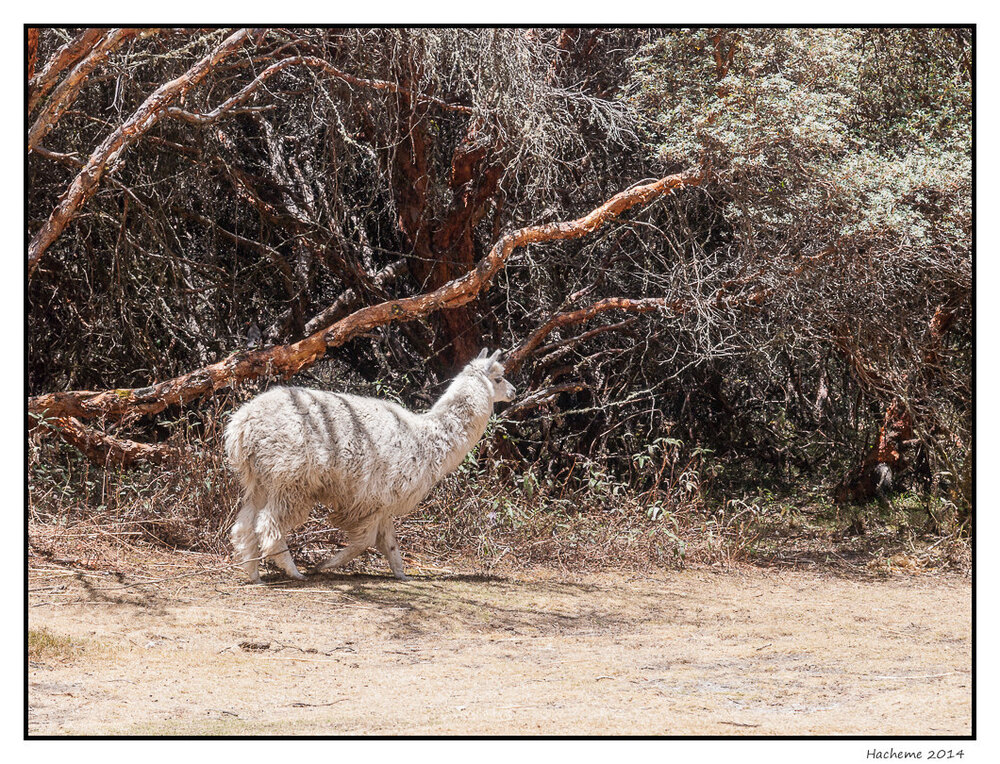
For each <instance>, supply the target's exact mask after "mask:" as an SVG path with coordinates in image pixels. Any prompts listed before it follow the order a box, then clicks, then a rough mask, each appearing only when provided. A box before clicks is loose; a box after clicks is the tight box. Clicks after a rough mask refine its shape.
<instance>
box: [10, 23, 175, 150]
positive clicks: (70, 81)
mask: <svg viewBox="0 0 1000 764" xmlns="http://www.w3.org/2000/svg"><path fill="white" fill-rule="evenodd" d="M98 31H100V30H98ZM157 31H159V30H156V29H145V30H144V29H112V30H111V31H109V32H108V33H107V34H106V35H104V37H102V38H101V39H100V41H98V42H97V44H96V45H94V46H93V48H92V49H91V50H90V51H89V52H88V53H87V55H86V57H85V58H84V59H83V60H82V61H81V62H80V63H79V64H77V65H76V66H75V67H74V68H73V70H72V71H71V72H70V73H69V74H68V75H66V79H64V80H63V81H62V82H60V83H59V86H58V87H57V88H56V89H55V90H54V91H53V93H52V97H51V98H49V100H48V101H47V102H46V103H45V106H44V107H43V108H42V110H41V111H40V112H39V113H38V116H37V117H36V118H35V121H34V122H33V123H32V125H31V127H30V128H29V129H28V151H31V150H32V149H34V148H35V146H37V145H38V144H39V143H41V142H42V139H43V138H45V136H46V135H48V134H49V131H50V130H52V128H54V127H55V126H56V123H57V122H58V121H59V119H60V118H61V117H62V115H63V114H65V113H66V110H67V109H68V108H69V107H70V106H71V105H72V104H73V102H74V101H75V100H76V97H77V96H78V95H79V94H80V91H81V90H82V89H83V86H84V84H85V83H86V81H87V78H88V77H89V76H90V73H91V72H92V71H94V69H96V68H97V66H98V64H100V63H101V62H103V61H104V59H106V58H107V57H108V55H110V53H111V51H113V50H114V49H115V48H117V47H118V46H119V45H121V44H122V43H123V42H125V41H126V40H130V39H132V38H133V37H137V36H138V37H147V36H149V35H152V34H156V32H157Z"/></svg>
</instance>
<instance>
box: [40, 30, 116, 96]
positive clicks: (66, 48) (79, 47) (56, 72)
mask: <svg viewBox="0 0 1000 764" xmlns="http://www.w3.org/2000/svg"><path fill="white" fill-rule="evenodd" d="M31 31H34V32H35V35H36V40H37V34H38V30H37V29H35V30H29V38H28V41H29V46H30V42H31V37H30V34H31ZM107 31H108V30H106V29H101V28H99V27H91V28H89V29H84V30H83V31H82V32H81V33H80V34H78V35H77V36H76V37H74V38H73V39H72V40H70V41H69V42H68V43H66V44H65V45H63V46H62V47H61V48H59V50H57V51H56V52H55V53H54V54H53V55H52V58H50V59H49V62H48V63H47V64H45V67H44V68H43V69H42V71H40V72H39V73H38V74H37V75H33V74H32V73H31V72H30V71H29V73H28V79H29V80H30V81H29V83H28V113H29V114H30V113H31V112H33V111H34V110H35V107H36V106H37V105H38V103H39V101H41V99H43V98H44V97H45V96H46V95H48V93H49V91H50V90H52V88H54V87H55V85H56V83H57V82H58V81H59V76H60V75H61V74H62V73H63V72H65V71H66V70H67V69H69V68H70V67H72V66H75V65H76V64H77V63H79V61H80V59H82V58H83V57H84V56H86V55H87V54H88V53H90V52H91V51H92V50H93V49H94V46H95V45H97V43H98V41H99V40H100V39H101V38H102V37H103V36H104V34H105V32H107Z"/></svg>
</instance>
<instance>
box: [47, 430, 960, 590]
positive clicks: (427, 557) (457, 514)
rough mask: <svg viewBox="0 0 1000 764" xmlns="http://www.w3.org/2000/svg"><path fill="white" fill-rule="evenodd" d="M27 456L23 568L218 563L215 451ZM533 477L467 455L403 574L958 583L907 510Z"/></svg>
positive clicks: (334, 542) (293, 540)
mask: <svg viewBox="0 0 1000 764" xmlns="http://www.w3.org/2000/svg"><path fill="white" fill-rule="evenodd" d="M29 453H30V459H29V526H28V527H29V555H30V556H31V558H32V559H35V560H42V561H48V562H51V563H55V564H63V565H69V566H72V567H76V568H81V569H85V570H88V569H89V570H111V571H119V572H121V573H126V572H130V571H135V570H139V569H142V567H143V566H144V565H147V564H148V563H149V562H150V561H152V560H156V559H160V558H163V557H165V556H169V555H172V554H181V555H185V556H188V557H191V558H192V559H197V558H198V557H199V556H201V557H203V558H204V559H205V560H206V561H207V560H213V561H215V562H214V563H213V564H217V562H218V560H221V559H226V558H227V557H228V555H229V551H230V550H229V543H228V538H227V533H228V529H229V527H230V525H231V523H232V521H233V517H234V515H235V511H236V506H237V502H238V497H239V492H238V486H237V485H236V481H235V480H234V479H233V477H232V476H231V475H230V474H229V473H228V472H227V471H226V469H225V468H224V466H223V464H222V462H221V457H220V454H219V449H217V448H204V449H203V450H202V451H200V452H196V453H195V455H192V456H188V457H186V458H185V459H184V460H183V461H182V462H180V463H177V464H174V465H172V466H170V467H155V468H144V469H139V470H132V471H124V472H122V471H116V470H104V469H101V468H98V467H95V466H93V465H91V464H89V463H88V462H86V461H85V460H84V459H82V458H81V457H80V456H79V454H77V453H76V452H75V451H73V450H72V449H68V448H66V447H63V446H60V445H59V444H56V443H48V442H47V443H44V444H34V445H32V447H31V449H30V451H29ZM52 465H58V467H54V466H52ZM534 474H535V470H534V469H533V468H531V467H530V466H529V467H527V468H523V467H522V468H519V469H517V470H515V469H513V468H510V467H508V466H507V465H504V464H503V463H491V465H490V467H489V469H486V468H483V467H481V466H479V465H478V464H476V463H475V461H474V459H470V460H469V461H468V462H467V463H466V464H464V465H463V466H462V467H461V468H460V470H459V471H458V472H457V473H456V474H455V475H453V476H452V477H450V478H449V479H447V480H446V481H444V483H443V484H442V485H441V486H439V487H438V488H437V489H436V490H435V491H434V493H433V494H432V495H431V497H430V498H429V499H428V500H427V501H426V502H425V503H424V504H423V505H422V506H421V508H420V510H419V511H418V512H417V513H415V514H414V515H412V516H411V517H409V518H405V519H403V520H402V521H401V522H400V523H399V528H398V533H399V536H400V540H401V544H402V548H403V552H404V555H405V556H406V560H407V564H408V565H411V566H412V565H416V566H418V567H422V568H424V569H427V570H434V569H438V570H446V569H449V568H450V567H452V566H455V565H460V566H464V567H466V568H469V567H472V568H474V569H476V570H478V571H480V572H482V573H485V574H493V573H505V572H510V571H516V570H524V569H527V568H530V567H532V566H536V565H544V566H549V567H553V568H556V569H561V570H573V571H581V572H582V571H599V570H612V569H613V570H633V571H647V570H652V569H679V568H682V567H684V566H685V565H687V564H690V563H696V564H710V565H721V566H739V565H743V564H747V563H749V564H755V565H764V566H775V565H777V566H781V567H812V566H815V565H823V566H824V567H827V568H831V569H842V570H849V571H853V572H856V573H860V574H866V575H872V574H889V573H894V572H917V571H921V572H923V571H931V570H952V571H957V572H967V571H968V569H969V566H970V563H971V554H970V549H969V543H968V539H967V538H965V537H964V536H963V535H962V532H961V529H956V528H954V527H948V528H947V531H946V532H945V533H944V535H942V534H941V532H938V533H936V534H935V533H930V532H927V531H926V529H921V528H920V527H917V526H916V525H914V524H912V523H910V522H907V520H908V518H911V517H912V516H913V512H912V511H911V509H912V508H910V506H909V504H906V503H904V502H901V503H900V506H901V507H902V508H897V509H890V510H878V509H875V510H865V511H867V512H868V520H867V522H866V525H867V528H866V531H865V533H863V534H857V533H852V532H851V528H852V527H854V526H856V525H857V523H858V520H857V518H858V512H860V511H861V510H851V511H845V510H842V509H839V508H836V507H832V506H830V505H825V504H823V503H822V502H823V499H822V496H821V495H817V496H815V497H805V498H804V499H802V500H800V501H799V502H798V503H796V504H792V503H788V502H785V503H782V502H779V501H776V500H773V499H767V500H761V499H754V498H746V499H739V500H731V501H728V502H726V503H725V504H724V505H721V506H715V507H714V508H710V507H709V506H706V502H705V501H704V500H703V499H702V498H701V497H700V496H698V495H697V494H695V495H689V494H686V493H683V492H679V491H674V492H673V493H671V492H670V491H669V490H665V491H658V492H656V493H655V494H653V493H650V492H645V493H637V492H635V491H634V490H631V489H630V488H629V486H627V485H624V484H620V483H615V482H614V481H611V480H609V479H608V478H607V477H606V476H602V475H600V474H599V473H596V472H595V473H591V474H590V476H589V477H588V479H586V480H579V481H552V480H548V481H542V480H537V479H534ZM595 475H596V477H595ZM910 504H913V502H912V501H910ZM654 518H655V519H654ZM289 542H290V545H291V547H292V551H293V554H294V555H295V556H296V558H298V559H300V560H301V561H302V563H303V564H305V565H310V564H313V563H316V562H318V561H319V560H320V559H321V558H322V557H324V556H326V554H328V552H329V550H330V549H331V548H336V547H338V546H340V545H342V544H343V542H344V538H343V536H342V534H341V533H340V532H339V531H336V530H331V529H329V528H328V527H327V526H326V525H325V516H324V515H323V514H322V513H321V512H315V513H314V515H313V517H312V519H311V520H310V521H309V522H308V523H306V525H304V526H303V527H301V528H299V529H298V530H297V531H296V532H295V533H293V534H292V535H291V537H290V539H289ZM354 567H355V569H360V570H369V571H371V572H373V573H376V572H377V573H381V572H383V571H384V561H382V560H381V559H380V558H377V557H375V556H374V555H373V554H372V555H369V556H368V557H366V558H362V559H361V560H359V561H358V562H357V563H355V566H354Z"/></svg>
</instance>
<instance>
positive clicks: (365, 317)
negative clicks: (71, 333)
mask: <svg viewBox="0 0 1000 764" xmlns="http://www.w3.org/2000/svg"><path fill="white" fill-rule="evenodd" d="M701 181H702V174H701V173H700V172H699V171H697V170H688V171H686V172H682V173H678V174H676V175H669V176H667V177H665V178H661V179H660V180H657V181H654V182H653V183H648V184H645V185H641V186H636V187H634V188H630V189H628V190H625V191H622V192H621V193H618V194H616V195H615V196H613V197H612V198H611V199H609V200H608V201H606V202H605V203H604V204H602V205H601V206H600V207H598V208H596V209H594V210H592V211H591V212H590V213H588V214H587V215H585V216H583V217H581V218H578V219H576V220H572V221H569V222H565V223H545V224H542V225H534V226H528V227H526V228H521V229H519V230H517V231H514V232H513V233H509V234H507V235H506V236H504V237H503V238H501V239H500V241H498V242H497V243H496V244H494V245H493V248H492V249H491V250H490V252H489V253H488V254H487V255H486V257H484V258H483V259H482V260H481V261H480V262H479V264H478V265H477V266H476V267H475V269H473V270H472V271H470V272H469V273H467V274H466V275H464V276H462V277H461V278H458V279H454V280H452V281H450V282H448V283H447V284H445V285H444V286H442V287H441V288H439V289H436V290H434V291H433V292H429V293H426V294H422V295H418V296H416V297H405V298H402V299H398V300H389V301H387V302H383V303H380V304H378V305H372V306H369V307H365V308H362V309H361V310H358V311H356V312H354V313H352V314H351V315H349V316H347V317H346V318H343V319H341V320H340V321H337V322H336V323H335V324H333V325H332V326H328V327H324V328H322V329H319V330H318V331H316V332H313V333H312V334H311V335H309V336H308V337H306V338H305V339H303V340H300V341H299V342H295V343H292V344H288V345H276V346H274V347H270V348H262V349H260V350H255V351H250V352H239V353H235V354H233V355H230V356H229V357H227V358H225V359H223V360H221V361H218V362H217V363H214V364H211V365H209V366H206V367H203V368H201V369H198V370H196V371H193V372H190V373H188V374H185V375H182V376H180V377H175V378H174V379H170V380H166V381H164V382H160V383H158V384H155V385H152V386H150V387H144V388H137V389H120V390H108V391H104V392H91V391H73V392H62V393H47V394H44V395H38V396H34V397H32V398H29V399H28V411H29V412H30V413H33V414H38V415H42V416H46V417H53V416H74V417H79V418H81V419H90V418H93V417H96V416H100V415H107V416H112V417H121V416H123V415H126V414H128V415H133V416H134V415H143V414H156V413H159V412H160V411H163V410H164V409H165V408H166V407H167V406H170V405H172V404H176V403H187V402H189V401H192V400H195V399H197V398H201V397H203V396H206V395H210V394H212V393H214V392H215V391H216V390H220V389H223V388H228V387H232V386H234V385H236V384H239V383H240V382H243V381H246V380H250V379H256V378H259V377H262V376H266V375H281V376H284V377H285V378H288V377H291V376H292V375H293V374H295V373H297V372H300V371H302V370H303V369H307V368H309V367H310V366H312V365H313V364H315V363H316V362H317V361H318V360H319V359H321V358H322V357H323V356H324V355H325V353H326V351H327V348H331V347H339V346H340V345H343V344H344V343H345V342H347V341H348V340H350V339H352V338H353V337H356V336H358V335H359V334H363V333H365V332H367V331H370V330H372V329H374V328H376V327H380V326H386V325H388V324H391V323H395V322H404V321H414V320H416V319H419V318H423V317H424V316H427V315H430V314H431V313H434V312H435V311H438V310H441V309H444V308H454V307H458V306H460V305H464V304H466V303H468V302H470V301H471V300H473V299H474V298H475V297H476V295H478V294H479V293H480V292H481V291H483V290H485V289H487V288H488V287H489V285H490V284H491V282H492V281H493V278H494V277H495V276H496V274H497V273H498V272H499V271H500V270H501V269H502V268H503V267H504V265H505V264H506V262H507V259H508V258H509V257H510V255H511V253H512V252H513V251H514V250H515V249H518V248H520V247H524V246H527V245H528V244H537V243H542V242H550V241H561V240H566V239H577V238H580V237H583V236H586V235H587V234H589V233H591V232H593V231H595V230H596V229H598V228H599V227H601V226H602V225H605V224H606V223H608V222H610V221H612V220H614V219H615V218H616V217H618V216H619V215H621V214H622V213H623V212H625V211H627V210H629V209H631V208H632V207H636V206H638V205H642V204H648V203H649V202H651V201H652V200H653V199H656V198H657V197H660V196H664V195H666V194H669V193H671V192H673V191H674V190H676V189H679V188H684V187H685V186H693V185H698V184H699V183H700V182H701ZM650 309H652V308H650Z"/></svg>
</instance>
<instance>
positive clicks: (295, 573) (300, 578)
mask: <svg viewBox="0 0 1000 764" xmlns="http://www.w3.org/2000/svg"><path fill="white" fill-rule="evenodd" d="M288 575H289V576H291V577H292V578H294V579H295V580H296V581H305V580H306V577H305V576H303V575H302V574H301V573H299V571H297V570H293V571H291V572H290V573H289V574H288Z"/></svg>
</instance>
